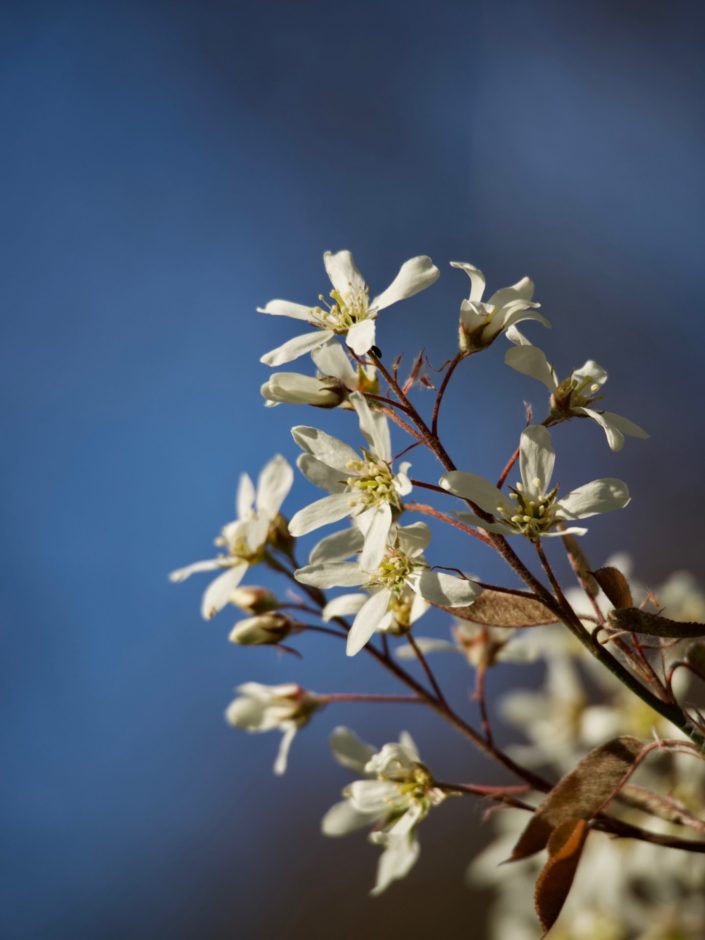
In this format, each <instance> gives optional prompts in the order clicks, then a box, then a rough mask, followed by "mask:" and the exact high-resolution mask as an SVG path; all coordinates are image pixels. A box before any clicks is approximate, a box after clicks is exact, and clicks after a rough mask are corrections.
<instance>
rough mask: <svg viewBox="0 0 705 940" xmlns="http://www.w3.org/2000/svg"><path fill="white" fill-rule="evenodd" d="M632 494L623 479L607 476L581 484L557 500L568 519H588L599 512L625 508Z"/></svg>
mask: <svg viewBox="0 0 705 940" xmlns="http://www.w3.org/2000/svg"><path fill="white" fill-rule="evenodd" d="M630 500H631V496H630V495H629V489H628V487H627V484H626V483H624V482H623V481H622V480H615V479H612V478H607V479H603V480H593V481H592V483H586V484H585V485H584V486H579V487H578V488H577V489H576V490H573V491H572V493H568V495H567V496H564V497H563V499H559V500H558V501H557V505H558V506H559V507H560V509H561V515H563V517H564V518H566V519H586V518H587V517H588V516H596V515H597V514H598V513H603V512H611V511H612V510H613V509H623V508H624V507H625V506H627V505H628V504H629V502H630Z"/></svg>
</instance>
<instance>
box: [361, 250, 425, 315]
mask: <svg viewBox="0 0 705 940" xmlns="http://www.w3.org/2000/svg"><path fill="white" fill-rule="evenodd" d="M440 274H441V272H440V271H439V270H438V268H437V267H436V265H435V264H434V263H433V261H431V259H430V258H429V257H428V255H417V256H416V257H415V258H410V259H409V260H408V261H405V262H404V264H403V265H402V266H401V267H400V268H399V273H398V274H397V276H396V277H395V278H394V280H393V281H392V283H391V284H390V285H389V287H388V288H387V289H386V290H385V291H382V293H381V294H379V295H378V296H377V297H375V298H374V300H373V301H372V303H371V304H370V307H372V308H374V309H376V310H384V308H385V307H391V305H392V304H395V303H397V302H398V301H399V300H405V299H406V298H407V297H413V296H414V294H418V293H419V291H422V290H425V289H426V288H427V287H430V286H431V284H433V283H434V282H435V281H437V280H438V278H439V277H440Z"/></svg>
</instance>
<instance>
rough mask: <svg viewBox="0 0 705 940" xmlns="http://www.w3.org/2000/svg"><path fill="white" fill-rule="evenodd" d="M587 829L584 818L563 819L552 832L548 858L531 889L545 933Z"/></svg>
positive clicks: (567, 888) (572, 874) (570, 880)
mask: <svg viewBox="0 0 705 940" xmlns="http://www.w3.org/2000/svg"><path fill="white" fill-rule="evenodd" d="M589 831H590V830H589V828H588V824H587V822H586V821H585V820H584V819H566V821H565V822H563V823H561V825H560V826H558V828H557V829H554V831H553V834H552V835H551V838H550V840H549V842H548V861H547V862H546V864H545V866H544V868H543V870H542V872H541V874H540V875H539V877H538V879H537V881H536V889H535V891H534V905H535V907H536V913H537V914H538V916H539V920H540V921H541V926H542V927H543V929H544V936H545V935H546V933H548V931H549V930H550V929H551V927H552V926H553V925H554V924H555V922H556V920H557V919H558V915H559V914H560V912H561V909H562V907H563V905H564V903H565V899H566V898H567V897H568V892H569V891H570V888H571V885H572V884H573V879H574V877H575V872H576V869H577V867H578V862H579V861H580V856H581V854H582V851H583V847H584V845H585V840H586V839H587V836H588V832H589Z"/></svg>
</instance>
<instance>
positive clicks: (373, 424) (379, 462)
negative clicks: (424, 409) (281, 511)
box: [289, 392, 411, 570]
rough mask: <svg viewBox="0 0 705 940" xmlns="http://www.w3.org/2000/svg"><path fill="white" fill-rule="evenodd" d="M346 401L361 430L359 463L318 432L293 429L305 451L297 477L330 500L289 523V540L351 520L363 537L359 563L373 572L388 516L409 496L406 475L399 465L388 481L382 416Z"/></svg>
mask: <svg viewBox="0 0 705 940" xmlns="http://www.w3.org/2000/svg"><path fill="white" fill-rule="evenodd" d="M350 401H351V403H352V405H353V407H354V408H355V411H356V412H357V415H358V418H359V420H360V430H361V431H362V433H363V435H364V436H365V438H366V440H367V444H368V449H366V450H364V451H363V454H362V459H361V458H360V455H359V454H357V453H356V452H355V451H354V450H353V449H352V447H349V446H348V445H347V444H345V443H343V441H341V440H338V438H336V437H331V435H330V434H326V433H325V432H324V431H319V430H318V429H317V428H309V427H295V428H292V432H291V433H292V435H293V437H294V440H295V441H296V443H297V444H298V445H299V446H300V447H301V448H302V449H303V450H304V451H305V453H303V454H302V455H301V456H300V457H299V459H298V461H297V463H298V466H299V469H300V470H301V472H302V473H303V474H304V476H306V477H307V478H308V479H309V480H311V482H312V483H314V484H316V486H320V487H322V488H323V489H326V490H328V492H329V493H330V496H324V497H323V499H319V500H317V501H316V502H315V503H311V505H310V506H306V507H305V508H304V509H301V510H300V511H299V512H297V513H296V514H295V515H294V516H293V518H292V519H291V522H290V523H289V531H290V532H291V534H292V535H294V536H297V537H298V536H300V535H306V534H307V533H308V532H313V531H314V529H318V528H320V527H321V526H324V525H329V524H330V523H332V522H338V521H339V520H340V519H343V518H345V517H346V516H350V515H352V516H353V517H354V519H355V523H356V525H357V526H358V528H359V529H360V531H361V532H362V533H363V534H364V536H365V542H364V547H363V549H362V556H361V559H360V563H361V564H362V566H363V568H366V569H368V570H369V569H372V568H376V567H377V565H378V564H379V562H380V561H381V560H382V555H383V554H384V551H385V546H386V544H387V537H388V535H389V530H390V528H391V526H392V520H393V516H394V515H395V514H398V513H399V512H400V511H401V509H402V502H401V497H402V496H406V495H407V494H408V493H410V492H411V483H410V481H409V477H408V476H407V471H408V469H409V467H410V466H411V464H409V463H402V464H401V465H400V467H399V472H398V473H397V474H396V475H392V470H391V466H390V465H391V460H392V444H391V439H390V437H389V427H388V425H387V419H386V418H385V417H384V415H381V414H379V413H377V412H373V411H371V410H370V408H369V406H368V404H367V401H366V399H365V397H364V396H363V395H360V393H359V392H354V393H353V394H352V395H351V396H350Z"/></svg>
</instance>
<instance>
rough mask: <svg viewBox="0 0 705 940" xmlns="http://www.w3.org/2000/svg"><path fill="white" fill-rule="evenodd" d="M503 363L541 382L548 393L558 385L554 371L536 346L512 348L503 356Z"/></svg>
mask: <svg viewBox="0 0 705 940" xmlns="http://www.w3.org/2000/svg"><path fill="white" fill-rule="evenodd" d="M504 361H505V363H506V364H507V365H508V366H509V367H510V368H512V369H516V371H517V372H521V373H522V374H523V375H528V376H530V377H531V378H532V379H538V381H539V382H542V383H543V384H544V385H545V386H546V388H547V389H548V390H549V392H552V391H553V390H554V388H556V386H557V385H558V378H557V376H556V373H555V370H554V369H553V367H552V366H551V364H550V363H549V361H548V359H546V355H545V353H544V352H543V351H542V350H541V349H539V348H538V346H512V347H511V349H508V350H507V352H506V353H505V355H504Z"/></svg>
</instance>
